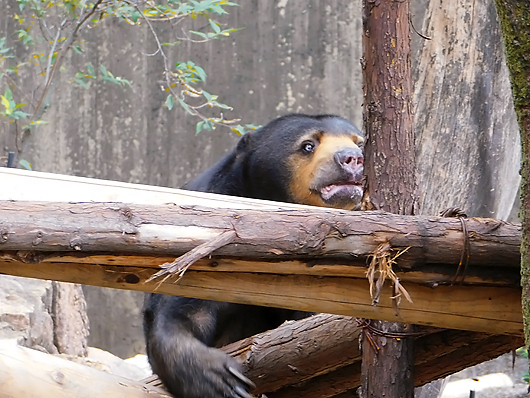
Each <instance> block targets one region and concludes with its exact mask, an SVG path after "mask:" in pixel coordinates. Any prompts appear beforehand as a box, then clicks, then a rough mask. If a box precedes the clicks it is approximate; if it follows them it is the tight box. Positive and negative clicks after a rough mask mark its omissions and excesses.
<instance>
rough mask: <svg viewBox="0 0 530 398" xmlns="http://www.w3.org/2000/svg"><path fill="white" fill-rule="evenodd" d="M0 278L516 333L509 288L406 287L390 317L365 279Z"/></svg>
mask: <svg viewBox="0 0 530 398" xmlns="http://www.w3.org/2000/svg"><path fill="white" fill-rule="evenodd" d="M0 270H1V272H2V273H6V274H10V275H17V276H26V277H33V278H41V279H55V280H60V281H64V282H75V283H83V284H87V285H97V286H103V287H113V288H120V289H129V290H139V291H145V292H148V291H157V292H159V293H164V294H173V295H178V296H186V297H196V298H203V299H208V300H220V301H228V302H235V303H242V304H253V305H262V306H269V307H281V308H290V309H297V310H303V311H314V312H325V313H332V314H337V315H349V316H356V317H362V318H369V319H381V320H392V321H399V322H404V323H414V324H419V325H429V326H436V327H441V328H451V329H461V330H471V331H480V332H487V333H492V334H493V333H495V334H517V335H519V334H521V333H522V315H521V292H520V289H519V288H512V287H482V286H474V287H472V288H470V287H469V286H460V285H454V286H437V287H427V286H422V285H420V284H416V283H412V282H411V283H408V284H407V285H406V289H407V291H408V292H409V294H410V295H411V297H412V298H413V300H414V303H409V302H407V301H406V300H403V301H402V303H401V306H400V310H399V313H398V314H397V315H396V314H395V312H394V309H393V306H392V300H391V299H390V298H391V297H392V295H393V292H392V290H391V287H390V286H389V284H387V286H385V287H384V288H383V291H382V295H381V300H380V302H379V304H378V305H377V306H373V305H372V304H371V298H370V295H369V286H368V282H367V281H366V280H364V279H357V278H344V277H324V276H310V275H277V274H264V273H263V274H262V273H260V274H255V273H237V272H211V271H193V270H191V269H190V270H189V271H188V272H187V273H186V274H185V276H184V277H183V278H182V279H181V280H180V281H179V282H178V283H172V282H170V281H167V282H165V283H162V284H160V285H159V286H158V282H157V281H153V282H150V283H145V281H146V280H147V279H148V278H149V277H150V276H151V275H152V272H151V270H150V269H146V268H134V267H118V266H116V267H114V266H105V265H90V264H75V263H40V264H28V263H22V262H6V261H0Z"/></svg>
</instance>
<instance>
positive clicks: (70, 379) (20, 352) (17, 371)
mask: <svg viewBox="0 0 530 398" xmlns="http://www.w3.org/2000/svg"><path fill="white" fill-rule="evenodd" d="M34 396H39V397H41V398H70V397H76V398H94V397H113V398H170V397H171V396H170V395H169V394H167V393H165V392H164V391H162V390H161V389H158V388H156V387H153V386H149V385H146V384H144V383H141V382H137V381H132V380H128V379H125V378H123V377H119V376H115V375H111V374H109V373H106V372H103V371H100V370H97V369H94V368H90V367H88V366H85V365H81V364H78V363H75V362H71V361H68V360H66V359H63V358H60V357H56V356H52V355H49V354H45V353H42V352H39V351H36V350H31V349H29V348H24V347H20V346H17V345H15V344H14V342H13V341H9V340H3V341H2V340H0V398H27V397H34Z"/></svg>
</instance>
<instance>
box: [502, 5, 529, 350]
mask: <svg viewBox="0 0 530 398" xmlns="http://www.w3.org/2000/svg"><path fill="white" fill-rule="evenodd" d="M495 5H496V7H497V14H498V15H499V20H500V24H501V29H502V36H503V41H504V48H505V50H506V61H507V64H508V69H509V71H510V80H511V83H512V94H513V100H514V104H515V113H516V114H517V120H518V123H519V128H520V130H521V143H522V147H523V148H522V149H523V153H522V165H521V175H522V182H521V214H520V217H521V222H522V229H523V238H522V241H521V285H522V287H523V292H522V303H523V321H524V332H525V339H526V346H527V347H529V346H530V249H529V247H528V242H529V240H530V57H529V54H530V52H529V51H530V3H529V2H528V1H527V0H495ZM529 360H530V357H529Z"/></svg>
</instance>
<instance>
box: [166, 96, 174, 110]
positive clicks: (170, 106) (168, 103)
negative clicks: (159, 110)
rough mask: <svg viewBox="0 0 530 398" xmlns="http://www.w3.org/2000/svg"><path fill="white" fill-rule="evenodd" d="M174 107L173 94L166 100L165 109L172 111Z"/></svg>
mask: <svg viewBox="0 0 530 398" xmlns="http://www.w3.org/2000/svg"><path fill="white" fill-rule="evenodd" d="M174 105H175V98H174V97H173V94H169V95H168V96H167V98H166V107H167V109H169V110H171V109H173V106H174Z"/></svg>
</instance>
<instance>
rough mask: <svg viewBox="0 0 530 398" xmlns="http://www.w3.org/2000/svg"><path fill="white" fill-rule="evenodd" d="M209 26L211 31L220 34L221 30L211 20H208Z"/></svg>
mask: <svg viewBox="0 0 530 398" xmlns="http://www.w3.org/2000/svg"><path fill="white" fill-rule="evenodd" d="M209 22H210V26H211V27H212V29H213V31H214V32H215V33H217V34H219V33H221V28H220V27H219V24H218V23H217V22H215V21H214V20H213V19H210V21H209Z"/></svg>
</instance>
